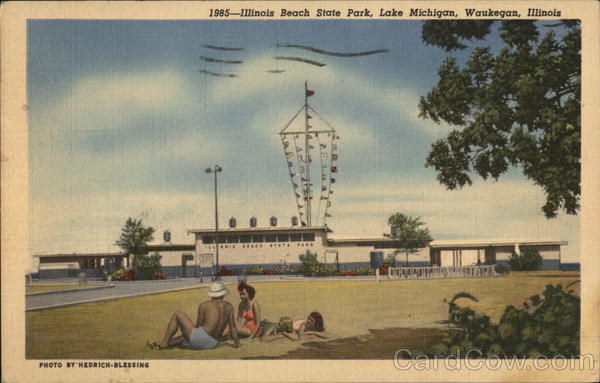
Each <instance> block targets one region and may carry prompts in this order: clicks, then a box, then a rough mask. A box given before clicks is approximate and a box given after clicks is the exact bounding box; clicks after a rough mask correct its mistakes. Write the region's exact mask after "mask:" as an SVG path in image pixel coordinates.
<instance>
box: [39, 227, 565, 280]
mask: <svg viewBox="0 0 600 383" xmlns="http://www.w3.org/2000/svg"><path fill="white" fill-rule="evenodd" d="M188 233H189V234H191V235H193V236H194V243H193V244H182V245H181V244H180V245H173V244H170V243H166V244H162V245H148V246H146V247H145V248H144V249H143V250H142V251H143V252H146V253H150V252H152V253H154V252H158V253H160V254H161V256H162V259H161V265H162V268H163V271H164V272H165V273H166V274H167V275H168V276H169V277H198V276H201V275H208V274H210V273H211V272H212V270H213V265H215V264H216V252H217V251H216V250H217V246H218V250H219V251H218V253H219V260H218V261H219V262H218V263H219V265H220V266H226V267H227V268H229V269H231V270H233V271H235V272H237V273H240V272H244V270H247V269H249V268H250V267H253V266H261V267H264V268H276V267H279V266H281V265H288V266H291V267H297V266H298V265H299V264H300V262H299V258H298V257H299V255H300V254H303V253H305V252H306V251H310V252H312V253H316V254H317V258H318V260H319V261H320V262H322V263H324V264H326V265H329V266H335V267H338V268H339V269H340V270H344V269H354V268H356V267H379V265H381V263H382V262H383V260H384V259H385V258H386V257H388V256H390V255H393V254H394V253H395V252H396V249H398V248H399V247H400V244H399V242H398V241H397V240H394V239H392V238H387V237H374V238H366V237H365V238H334V237H331V236H330V235H331V233H332V232H331V230H330V229H329V228H327V227H326V226H323V227H299V226H290V227H279V226H270V227H260V228H258V227H247V228H235V227H230V228H225V229H221V230H219V232H218V234H217V233H216V232H215V230H214V229H199V230H189V232H188ZM566 245H567V242H565V241H556V240H548V241H539V240H514V239H510V240H463V241H458V240H453V241H437V240H436V241H432V242H430V243H429V244H428V245H427V246H426V247H424V248H421V249H418V251H416V252H414V253H411V254H403V253H398V254H397V255H396V265H408V266H429V265H432V266H433V265H437V266H467V265H476V264H507V263H508V259H509V257H510V255H511V254H512V252H513V251H517V252H520V251H523V250H527V249H533V250H536V251H538V252H539V253H540V255H541V256H542V259H543V263H542V269H553V270H557V269H559V268H560V261H561V248H562V247H564V246H566ZM36 257H38V258H39V260H40V266H45V265H49V264H53V265H54V266H56V264H57V262H67V261H70V262H75V264H76V265H77V264H78V265H79V266H80V267H79V268H78V269H80V270H84V271H86V270H88V271H90V272H91V271H93V270H95V271H94V272H93V273H92V274H99V273H100V274H101V273H103V272H107V273H110V272H112V271H113V270H114V269H115V268H117V267H119V266H121V265H125V264H128V262H130V261H131V256H129V257H128V256H127V255H126V254H123V253H114V254H113V253H111V254H48V255H36ZM43 269H44V267H41V268H40V276H41V277H42V278H43V277H46V276H47V277H50V276H57V275H62V276H66V275H64V273H63V274H61V273H60V272H59V271H57V268H56V267H54V271H52V272H49V271H43ZM46 270H48V269H47V268H46ZM77 271H79V270H70V271H69V273H68V274H69V276H72V275H76V273H77Z"/></svg>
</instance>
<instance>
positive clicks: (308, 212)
mask: <svg viewBox="0 0 600 383" xmlns="http://www.w3.org/2000/svg"><path fill="white" fill-rule="evenodd" d="M308 134H309V133H308V82H307V81H304V154H305V155H306V158H305V159H304V163H305V164H306V226H307V227H310V226H311V201H310V153H309V150H310V149H309V144H308Z"/></svg>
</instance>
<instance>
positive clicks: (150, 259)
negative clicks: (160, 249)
mask: <svg viewBox="0 0 600 383" xmlns="http://www.w3.org/2000/svg"><path fill="white" fill-rule="evenodd" d="M161 259H162V256H161V255H160V254H159V253H154V254H152V255H147V254H136V255H134V256H133V267H135V269H136V270H137V271H138V272H139V273H141V275H142V277H143V279H152V278H153V276H154V274H155V273H158V272H160V270H161V266H160V260H161Z"/></svg>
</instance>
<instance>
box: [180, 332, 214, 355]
mask: <svg viewBox="0 0 600 383" xmlns="http://www.w3.org/2000/svg"><path fill="white" fill-rule="evenodd" d="M216 345H217V340H216V339H215V338H213V337H212V336H210V335H208V334H207V333H206V331H204V329H203V328H202V327H196V328H195V329H194V331H192V339H190V342H188V341H187V340H184V341H183V346H184V347H187V348H191V349H193V350H210V349H211V348H215V346H216Z"/></svg>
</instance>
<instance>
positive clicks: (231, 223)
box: [229, 217, 237, 229]
mask: <svg viewBox="0 0 600 383" xmlns="http://www.w3.org/2000/svg"><path fill="white" fill-rule="evenodd" d="M236 224H237V221H236V220H235V218H234V217H231V218H229V227H230V228H232V229H233V228H234V227H235V225H236Z"/></svg>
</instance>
